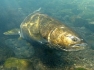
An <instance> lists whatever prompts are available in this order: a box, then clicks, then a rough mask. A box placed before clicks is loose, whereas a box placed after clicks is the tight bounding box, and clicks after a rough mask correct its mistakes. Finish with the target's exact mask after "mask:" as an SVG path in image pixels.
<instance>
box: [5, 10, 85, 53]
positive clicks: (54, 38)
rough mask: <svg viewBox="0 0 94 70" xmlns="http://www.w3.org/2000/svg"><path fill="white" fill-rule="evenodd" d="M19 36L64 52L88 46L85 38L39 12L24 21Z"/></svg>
mask: <svg viewBox="0 0 94 70" xmlns="http://www.w3.org/2000/svg"><path fill="white" fill-rule="evenodd" d="M4 34H5V35H6V34H8V33H7V32H6V33H4ZM18 34H19V35H20V37H21V38H23V39H25V40H29V41H31V42H32V44H33V42H35V43H36V44H37V43H39V44H41V45H42V44H43V45H45V46H46V47H49V48H55V49H60V50H64V51H78V50H83V49H85V48H86V46H87V43H86V42H85V41H84V40H83V38H81V37H80V36H79V35H78V34H77V33H76V32H75V31H74V30H72V29H71V28H70V27H69V26H67V25H65V23H62V22H61V21H59V20H57V19H55V18H52V17H50V16H48V15H46V14H42V13H39V12H37V13H31V14H29V15H28V16H27V17H26V18H25V19H24V20H23V22H22V23H21V25H20V29H19V31H18Z"/></svg>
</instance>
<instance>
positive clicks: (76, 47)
mask: <svg viewBox="0 0 94 70" xmlns="http://www.w3.org/2000/svg"><path fill="white" fill-rule="evenodd" d="M86 46H87V44H86V43H80V44H74V45H71V46H70V48H67V49H64V50H65V51H79V50H83V49H85V47H86Z"/></svg>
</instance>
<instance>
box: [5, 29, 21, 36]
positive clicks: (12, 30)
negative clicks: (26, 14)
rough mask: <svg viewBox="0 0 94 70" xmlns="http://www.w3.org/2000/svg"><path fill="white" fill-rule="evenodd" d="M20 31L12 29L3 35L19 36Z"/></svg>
mask: <svg viewBox="0 0 94 70" xmlns="http://www.w3.org/2000/svg"><path fill="white" fill-rule="evenodd" d="M19 31H20V29H18V28H15V29H11V30H8V31H6V32H4V33H3V34H4V35H19Z"/></svg>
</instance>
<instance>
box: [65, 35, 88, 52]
mask: <svg viewBox="0 0 94 70" xmlns="http://www.w3.org/2000/svg"><path fill="white" fill-rule="evenodd" d="M64 46H65V49H63V50H65V51H78V50H83V49H85V47H86V46H87V43H85V42H84V41H83V39H81V38H80V37H78V36H76V35H72V34H67V35H66V36H65V37H64Z"/></svg>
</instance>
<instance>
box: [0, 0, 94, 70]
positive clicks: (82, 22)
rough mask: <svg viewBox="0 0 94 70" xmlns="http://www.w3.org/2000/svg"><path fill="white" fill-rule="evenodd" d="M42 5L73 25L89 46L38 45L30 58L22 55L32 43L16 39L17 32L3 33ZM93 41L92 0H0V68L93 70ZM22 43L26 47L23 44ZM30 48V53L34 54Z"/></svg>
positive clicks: (93, 2) (93, 17)
mask: <svg viewBox="0 0 94 70" xmlns="http://www.w3.org/2000/svg"><path fill="white" fill-rule="evenodd" d="M39 8H41V11H40V12H41V13H43V14H47V15H49V16H51V17H53V18H55V19H57V20H60V21H61V22H64V23H65V24H67V25H68V26H70V27H71V28H73V29H74V30H75V31H76V32H77V33H78V34H79V35H80V36H81V37H82V38H83V39H84V40H85V41H86V42H87V43H88V45H89V47H87V48H86V49H85V50H82V51H76V52H64V51H60V50H56V49H54V50H52V49H49V48H43V47H36V48H35V50H36V51H35V53H36V54H35V55H32V57H30V58H20V57H25V56H23V53H22V52H24V53H25V55H26V54H28V51H30V49H29V50H28V48H27V47H29V46H30V44H29V43H28V44H27V43H26V45H25V43H24V42H23V41H22V42H21V43H20V41H18V42H17V40H18V38H19V36H18V35H15V36H6V35H4V34H3V33H4V32H6V31H8V30H10V29H14V28H19V27H20V24H21V22H22V21H23V20H24V18H25V17H26V16H28V15H29V14H30V13H32V12H34V11H35V10H37V9H39ZM11 39H13V41H9V40H11ZM6 42H7V43H6ZM11 42H12V44H10V43H11ZM93 42H94V1H93V0H0V70H94V43H93ZM13 43H14V45H13ZM8 44H9V45H8ZM15 45H16V46H15ZM23 45H25V48H24V49H23V48H21V46H22V47H23ZM12 46H13V47H12ZM19 46H20V50H19V51H16V49H15V48H16V47H17V49H19ZM26 46H27V47H26ZM11 47H12V48H11ZM25 49H26V50H25ZM26 51H27V52H26ZM31 51H32V50H31ZM31 51H30V52H29V53H31V54H32V52H31ZM16 52H17V53H16ZM15 53H16V55H17V56H16V55H15ZM19 54H21V56H20V55H19ZM26 57H28V55H26Z"/></svg>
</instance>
